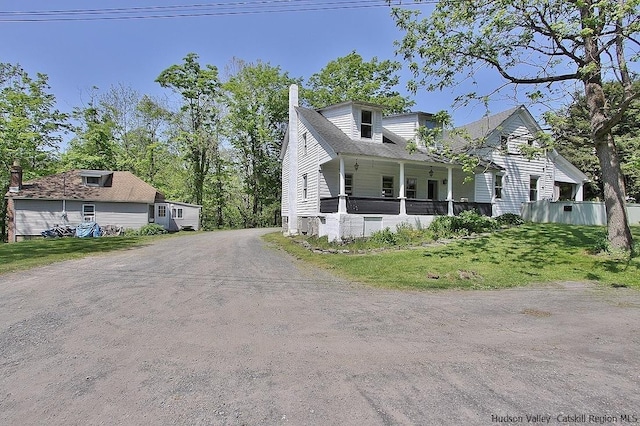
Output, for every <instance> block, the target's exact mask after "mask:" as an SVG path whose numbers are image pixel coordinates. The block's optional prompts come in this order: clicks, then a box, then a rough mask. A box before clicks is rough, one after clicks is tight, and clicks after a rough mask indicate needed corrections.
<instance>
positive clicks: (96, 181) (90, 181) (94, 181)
mask: <svg viewBox="0 0 640 426" xmlns="http://www.w3.org/2000/svg"><path fill="white" fill-rule="evenodd" d="M83 178H84V184H85V185H86V186H100V177H98V176H83Z"/></svg>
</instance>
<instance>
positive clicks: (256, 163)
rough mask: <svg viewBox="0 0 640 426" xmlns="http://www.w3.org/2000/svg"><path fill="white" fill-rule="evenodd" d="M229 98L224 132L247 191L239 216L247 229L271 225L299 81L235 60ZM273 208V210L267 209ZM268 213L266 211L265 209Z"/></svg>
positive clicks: (266, 67)
mask: <svg viewBox="0 0 640 426" xmlns="http://www.w3.org/2000/svg"><path fill="white" fill-rule="evenodd" d="M232 68H233V70H234V71H233V72H234V74H233V75H232V76H230V78H229V80H228V82H227V83H225V85H224V88H225V90H226V93H227V98H226V105H227V116H226V123H227V126H226V133H227V137H228V139H229V141H230V142H231V145H232V146H233V148H234V152H235V159H236V164H237V167H238V169H239V172H240V173H239V174H240V177H241V179H240V180H241V182H242V188H243V192H244V194H243V200H242V201H243V203H242V205H239V206H238V208H239V211H240V213H241V215H242V217H243V220H244V225H245V227H254V226H261V225H267V224H273V218H274V217H275V211H276V210H279V206H280V191H278V190H274V189H277V188H280V186H281V185H280V179H281V177H280V149H281V144H282V140H283V138H284V131H285V127H286V123H287V115H288V90H289V86H290V85H291V84H292V83H294V82H295V80H294V79H292V78H290V77H289V76H288V75H287V73H283V72H282V71H281V70H280V68H279V67H274V66H271V65H269V64H267V63H263V62H257V63H255V64H251V63H245V62H243V61H240V60H235V61H234V63H233V67H232ZM268 207H269V208H268ZM267 208H268V210H269V212H266V217H265V209H267Z"/></svg>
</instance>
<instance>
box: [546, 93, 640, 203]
mask: <svg viewBox="0 0 640 426" xmlns="http://www.w3.org/2000/svg"><path fill="white" fill-rule="evenodd" d="M604 90H605V92H606V93H607V97H608V98H609V99H611V100H612V102H614V103H619V102H620V101H621V99H622V89H621V88H620V85H618V84H616V83H613V82H609V83H606V84H605V85H604ZM574 99H575V100H574V102H573V103H572V104H571V105H570V106H569V107H567V108H565V109H563V110H561V111H558V112H557V113H555V114H547V115H546V116H545V119H546V121H547V123H548V124H549V125H550V126H551V128H552V132H553V136H554V137H555V139H556V141H557V143H556V149H557V150H558V152H559V153H560V154H562V156H564V157H565V158H567V160H569V161H571V163H572V164H574V165H575V166H576V167H578V168H579V169H580V170H582V171H583V172H584V173H585V174H586V175H587V176H588V177H589V179H590V182H588V183H586V184H585V199H594V198H600V199H602V198H603V197H604V193H603V179H602V171H601V169H600V165H599V161H598V157H597V156H596V154H595V151H594V149H593V146H592V144H591V143H590V139H591V124H590V120H589V109H588V106H587V102H586V98H585V95H584V94H583V93H575V94H574ZM612 133H613V135H614V137H615V140H616V146H617V151H618V156H619V159H620V165H621V169H622V173H623V176H624V182H625V189H626V191H627V195H629V196H631V197H633V198H635V199H636V200H638V201H640V162H639V161H638V159H639V157H638V153H639V152H640V100H638V99H636V100H635V101H633V102H632V103H631V104H630V105H629V107H628V108H627V110H626V111H625V113H624V114H623V115H622V117H621V119H620V122H619V123H618V124H617V125H616V126H614V127H613V129H612Z"/></svg>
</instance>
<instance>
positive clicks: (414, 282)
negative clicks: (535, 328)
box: [265, 224, 640, 289]
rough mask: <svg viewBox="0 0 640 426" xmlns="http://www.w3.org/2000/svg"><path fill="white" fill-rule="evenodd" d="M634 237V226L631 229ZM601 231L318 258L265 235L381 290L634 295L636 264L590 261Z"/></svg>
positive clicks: (512, 231) (521, 233)
mask: <svg viewBox="0 0 640 426" xmlns="http://www.w3.org/2000/svg"><path fill="white" fill-rule="evenodd" d="M633 231H634V234H635V235H636V236H637V235H638V233H639V232H640V228H639V227H634V228H633ZM602 232H603V228H602V227H596V226H572V225H562V224H525V225H522V226H518V227H513V228H509V229H507V230H504V231H502V232H499V233H492V234H490V235H487V236H482V237H479V238H473V239H465V240H455V241H452V242H449V243H447V244H438V245H430V246H427V247H424V248H423V249H419V250H416V249H415V248H414V249H412V250H384V251H375V252H373V253H369V254H361V253H358V254H336V255H331V256H327V255H317V254H315V253H313V252H311V251H309V250H308V249H305V248H303V247H300V245H299V244H296V243H294V242H293V241H292V240H291V239H289V238H286V237H283V236H282V234H281V233H275V234H269V235H267V236H265V238H266V239H268V240H269V241H272V242H275V243H277V244H279V245H281V246H282V247H284V248H285V249H286V250H287V251H290V252H291V253H293V254H295V255H296V256H297V257H299V258H301V259H303V260H305V261H308V262H312V263H313V264H315V265H318V266H320V267H326V268H328V269H330V270H331V272H333V273H338V274H340V275H343V276H346V277H348V278H349V279H352V280H354V281H356V282H362V283H370V284H372V285H375V286H380V287H384V288H410V289H434V288H471V289H480V288H507V287H514V286H523V285H528V284H539V283H553V282H564V281H580V282H585V281H586V282H595V283H599V284H603V285H612V284H615V285H624V286H629V287H634V288H637V289H640V257H631V258H629V257H619V256H612V255H604V256H603V255H593V254H591V253H590V249H591V247H593V245H594V244H595V242H596V239H597V236H598V235H602Z"/></svg>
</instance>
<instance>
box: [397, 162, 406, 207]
mask: <svg viewBox="0 0 640 426" xmlns="http://www.w3.org/2000/svg"><path fill="white" fill-rule="evenodd" d="M404 185H405V178H404V163H403V162H400V197H398V198H400V214H401V215H406V214H407V202H406V201H407V196H406V193H405V187H404Z"/></svg>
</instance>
